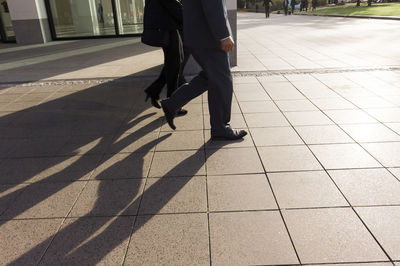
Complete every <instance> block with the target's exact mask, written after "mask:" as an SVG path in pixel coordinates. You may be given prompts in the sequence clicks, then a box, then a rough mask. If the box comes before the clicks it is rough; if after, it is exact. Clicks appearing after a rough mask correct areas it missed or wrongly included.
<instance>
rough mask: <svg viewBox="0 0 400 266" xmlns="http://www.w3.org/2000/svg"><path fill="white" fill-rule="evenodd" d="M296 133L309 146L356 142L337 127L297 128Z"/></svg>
mask: <svg viewBox="0 0 400 266" xmlns="http://www.w3.org/2000/svg"><path fill="white" fill-rule="evenodd" d="M295 129H296V131H297V132H298V133H299V135H300V136H301V137H302V139H303V140H304V141H305V143H307V144H332V143H352V142H354V141H353V140H352V139H351V138H350V137H349V136H348V135H347V134H346V133H345V132H344V131H343V130H342V129H340V128H339V127H338V126H336V125H325V126H324V125H320V126H297V127H295Z"/></svg>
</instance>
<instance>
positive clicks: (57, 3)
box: [0, 0, 145, 38]
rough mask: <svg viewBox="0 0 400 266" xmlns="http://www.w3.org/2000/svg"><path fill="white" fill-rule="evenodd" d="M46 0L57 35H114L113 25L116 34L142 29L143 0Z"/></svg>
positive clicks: (132, 32)
mask: <svg viewBox="0 0 400 266" xmlns="http://www.w3.org/2000/svg"><path fill="white" fill-rule="evenodd" d="M0 1H1V0H0ZM48 2H49V5H50V13H51V16H52V19H53V24H54V31H55V33H56V37H57V38H71V37H72V38H73V37H84V36H86V37H87V36H106V35H116V34H117V32H116V30H115V26H117V28H118V33H119V34H138V33H139V34H140V33H142V32H143V12H144V2H145V0H48ZM114 16H116V19H115V18H114ZM115 21H118V22H117V23H118V25H115Z"/></svg>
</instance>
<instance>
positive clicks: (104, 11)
mask: <svg viewBox="0 0 400 266" xmlns="http://www.w3.org/2000/svg"><path fill="white" fill-rule="evenodd" d="M50 7H51V14H52V18H53V23H54V28H55V32H56V36H57V38H65V37H83V36H101V35H115V34H116V32H115V25H114V14H113V9H112V4H111V0H50Z"/></svg>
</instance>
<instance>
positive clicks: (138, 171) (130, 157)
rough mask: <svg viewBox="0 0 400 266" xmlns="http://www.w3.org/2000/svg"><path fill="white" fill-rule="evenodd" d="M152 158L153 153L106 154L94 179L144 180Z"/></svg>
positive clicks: (94, 174) (95, 172)
mask: <svg viewBox="0 0 400 266" xmlns="http://www.w3.org/2000/svg"><path fill="white" fill-rule="evenodd" d="M152 156H153V153H152V152H149V153H117V154H108V155H107V154H106V155H105V157H104V158H102V160H101V162H100V164H99V166H97V168H96V170H95V171H94V173H93V177H92V178H95V179H119V178H144V177H146V176H147V173H148V171H149V167H150V162H151V158H152Z"/></svg>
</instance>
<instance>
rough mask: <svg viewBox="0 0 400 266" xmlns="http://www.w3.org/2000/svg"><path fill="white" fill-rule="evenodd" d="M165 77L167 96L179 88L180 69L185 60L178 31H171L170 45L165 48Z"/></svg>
mask: <svg viewBox="0 0 400 266" xmlns="http://www.w3.org/2000/svg"><path fill="white" fill-rule="evenodd" d="M165 50H166V53H165V62H164V65H165V78H166V81H167V97H170V96H171V95H172V93H173V92H174V91H175V90H176V89H177V88H178V79H179V71H180V68H181V63H182V61H183V45H182V40H181V38H180V36H179V33H178V31H177V30H176V31H170V38H169V45H168V47H167V48H166V49H165Z"/></svg>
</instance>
